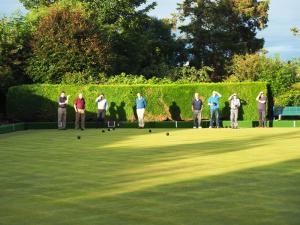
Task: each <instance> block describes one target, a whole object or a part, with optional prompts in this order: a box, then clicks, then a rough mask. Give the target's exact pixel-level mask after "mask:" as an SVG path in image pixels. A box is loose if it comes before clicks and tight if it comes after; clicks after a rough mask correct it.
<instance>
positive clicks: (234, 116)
mask: <svg viewBox="0 0 300 225" xmlns="http://www.w3.org/2000/svg"><path fill="white" fill-rule="evenodd" d="M228 101H229V102H230V122H231V128H232V129H237V128H238V117H239V108H240V106H241V101H240V99H239V98H238V97H237V94H236V93H234V94H232V95H231V96H230V97H229V98H228Z"/></svg>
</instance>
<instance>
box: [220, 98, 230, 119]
mask: <svg viewBox="0 0 300 225" xmlns="http://www.w3.org/2000/svg"><path fill="white" fill-rule="evenodd" d="M228 118H229V119H230V105H229V102H228V101H226V102H225V106H224V107H223V108H222V111H221V115H220V119H222V120H225V119H228Z"/></svg>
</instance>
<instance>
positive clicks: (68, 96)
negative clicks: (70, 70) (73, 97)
mask: <svg viewBox="0 0 300 225" xmlns="http://www.w3.org/2000/svg"><path fill="white" fill-rule="evenodd" d="M69 98H70V95H67V100H66V101H65V103H66V104H68V102H69Z"/></svg>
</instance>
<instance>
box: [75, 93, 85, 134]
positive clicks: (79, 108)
mask: <svg viewBox="0 0 300 225" xmlns="http://www.w3.org/2000/svg"><path fill="white" fill-rule="evenodd" d="M74 109H75V113H76V119H75V129H79V120H80V122H81V123H80V129H81V130H84V129H85V100H84V98H83V94H82V93H79V95H78V97H77V98H76V100H75V101H74Z"/></svg>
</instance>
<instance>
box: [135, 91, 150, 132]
mask: <svg viewBox="0 0 300 225" xmlns="http://www.w3.org/2000/svg"><path fill="white" fill-rule="evenodd" d="M135 104H136V114H137V116H138V121H139V128H141V129H142V128H144V126H145V122H144V114H145V108H146V106H147V103H146V100H145V99H144V98H143V96H142V95H141V93H137V99H136V100H135Z"/></svg>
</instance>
